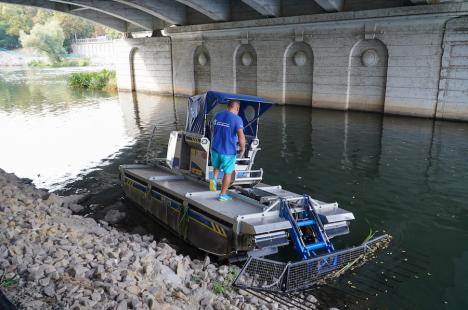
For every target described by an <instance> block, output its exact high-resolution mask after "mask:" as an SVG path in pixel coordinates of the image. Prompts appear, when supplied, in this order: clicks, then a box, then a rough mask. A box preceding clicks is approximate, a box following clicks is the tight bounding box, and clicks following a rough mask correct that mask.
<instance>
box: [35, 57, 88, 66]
mask: <svg viewBox="0 0 468 310" xmlns="http://www.w3.org/2000/svg"><path fill="white" fill-rule="evenodd" d="M28 65H29V66H30V67H33V68H62V67H86V66H88V65H89V59H84V58H83V59H64V60H62V61H59V62H55V63H52V62H49V61H44V60H33V61H31V62H30V63H29V64H28Z"/></svg>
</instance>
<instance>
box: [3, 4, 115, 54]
mask: <svg viewBox="0 0 468 310" xmlns="http://www.w3.org/2000/svg"><path fill="white" fill-rule="evenodd" d="M53 20H55V21H57V22H58V24H59V25H60V26H61V28H62V30H63V35H64V41H63V44H64V46H65V48H66V50H67V51H69V52H70V50H71V42H72V40H73V39H81V38H89V37H93V36H101V35H107V36H108V37H110V38H113V39H115V38H119V37H121V36H122V34H121V33H120V32H117V31H115V30H112V29H110V28H107V27H103V26H99V25H95V24H93V23H91V22H88V21H86V20H83V19H81V18H79V17H74V16H70V15H68V14H63V13H60V12H54V11H50V10H43V9H38V8H30V7H26V6H20V5H11V4H0V47H4V46H2V45H1V44H5V43H2V41H3V40H4V39H5V38H3V36H2V29H3V30H4V32H5V34H6V35H8V36H11V37H13V38H16V43H17V44H16V45H15V46H14V47H18V45H19V44H18V42H19V37H20V34H21V33H26V34H29V33H30V32H31V31H32V29H33V27H34V26H35V25H37V24H47V23H49V22H50V21H53ZM2 24H3V26H2ZM9 39H11V38H9ZM5 48H6V47H5Z"/></svg>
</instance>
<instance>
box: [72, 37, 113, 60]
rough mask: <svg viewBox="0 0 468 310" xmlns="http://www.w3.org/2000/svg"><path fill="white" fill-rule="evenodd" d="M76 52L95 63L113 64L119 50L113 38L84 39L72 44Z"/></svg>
mask: <svg viewBox="0 0 468 310" xmlns="http://www.w3.org/2000/svg"><path fill="white" fill-rule="evenodd" d="M72 51H73V53H74V54H77V55H80V56H81V57H86V58H89V59H90V60H91V61H92V63H93V64H98V65H113V64H114V58H115V57H116V55H117V50H116V49H115V48H114V41H112V40H93V39H84V40H80V41H78V42H75V43H73V44H72Z"/></svg>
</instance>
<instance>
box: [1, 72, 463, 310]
mask: <svg viewBox="0 0 468 310" xmlns="http://www.w3.org/2000/svg"><path fill="white" fill-rule="evenodd" d="M74 70H80V69H74ZM71 71H73V70H71V69H53V70H52V69H51V70H48V69H42V70H17V69H10V70H0V143H1V144H0V146H1V149H0V150H1V151H0V167H1V168H3V169H5V170H6V171H8V172H15V173H16V174H17V175H19V176H21V177H27V178H30V179H32V180H33V182H34V183H35V184H36V185H37V186H38V187H43V188H47V189H50V190H54V191H57V192H58V193H61V194H71V193H76V192H83V191H89V192H91V193H92V194H94V195H93V196H92V198H91V200H90V201H89V202H88V204H90V207H89V208H88V209H87V210H86V212H87V213H90V214H88V215H90V216H94V217H96V218H100V217H101V218H102V217H103V216H104V215H105V213H106V212H107V210H109V209H112V208H115V209H118V210H121V211H122V212H125V213H126V218H125V219H124V220H123V221H122V222H121V223H119V225H120V227H122V228H123V229H127V230H130V231H133V232H141V233H144V232H151V233H154V234H156V235H157V236H167V234H166V232H165V231H164V230H163V229H162V228H161V227H159V226H158V225H155V224H154V223H153V222H152V221H150V220H149V219H148V218H147V217H144V216H143V214H141V213H140V211H138V210H137V209H135V206H133V205H132V204H130V203H129V202H127V201H126V200H123V199H122V192H121V190H120V188H119V185H118V180H117V167H118V165H119V164H123V163H133V162H135V161H138V160H142V159H143V158H144V155H145V152H146V145H147V141H148V139H149V136H150V134H151V131H152V129H153V126H154V125H155V126H156V127H157V130H156V141H157V143H156V145H157V147H158V149H160V150H161V155H164V147H165V143H166V142H167V138H168V134H169V132H170V131H171V130H174V129H180V128H182V127H183V125H184V121H185V107H186V105H185V104H186V103H185V102H186V100H185V99H183V98H175V99H174V98H167V97H156V96H149V95H144V94H130V93H120V94H118V95H117V94H108V93H104V92H91V91H78V90H73V89H70V88H69V87H68V86H67V83H66V77H67V75H68V74H70V72H71ZM260 139H261V140H260V141H261V147H262V151H261V152H260V153H259V155H258V157H257V165H256V166H257V167H262V168H263V169H264V171H265V181H266V182H267V183H270V184H281V185H282V186H283V187H284V188H287V189H290V190H292V191H295V192H298V193H310V194H311V195H312V196H313V197H315V198H317V199H320V200H324V201H338V202H339V203H340V205H341V206H343V207H344V208H346V209H349V210H351V211H352V212H354V214H355V216H356V220H355V221H354V222H353V223H352V225H351V234H350V235H348V236H346V237H343V238H340V240H336V245H337V246H338V247H340V248H341V247H346V246H352V245H356V244H360V243H361V242H362V241H363V240H364V238H365V237H366V236H367V235H368V234H369V233H370V232H377V234H379V233H383V232H387V233H390V234H391V235H392V236H393V237H394V239H393V242H392V245H391V247H390V248H389V249H387V250H386V251H385V252H384V253H382V254H381V255H380V256H379V257H378V258H377V259H375V260H374V261H372V262H371V263H369V264H367V265H365V266H364V267H362V268H361V269H360V270H359V271H358V272H356V274H354V275H353V274H349V275H347V276H346V277H344V278H343V279H341V280H339V281H337V282H336V283H334V284H333V285H331V286H330V287H325V288H323V289H322V291H321V292H322V293H319V292H317V295H319V297H321V298H323V300H326V303H327V304H328V305H329V306H339V307H342V308H344V307H345V306H347V307H350V308H352V309H354V308H358V309H360V308H362V309H366V308H369V307H370V308H378V309H467V308H468V203H467V201H468V160H467V159H468V124H466V123H456V122H446V121H433V120H428V119H417V118H406V117H396V116H382V115H379V114H371V113H359V112H348V113H345V112H339V111H326V110H316V109H307V108H299V107H281V106H277V107H274V108H273V109H272V110H271V111H270V112H269V113H267V114H266V115H265V117H264V118H263V119H262V121H261V124H260ZM174 243H175V244H176V246H177V247H178V248H179V249H180V250H181V251H184V250H185V249H186V248H188V247H187V246H186V245H185V244H183V243H182V242H178V241H174ZM194 255H197V254H194ZM366 299H368V300H366Z"/></svg>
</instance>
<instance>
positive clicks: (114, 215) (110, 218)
mask: <svg viewBox="0 0 468 310" xmlns="http://www.w3.org/2000/svg"><path fill="white" fill-rule="evenodd" d="M124 217H125V213H124V212H121V211H119V210H109V211H108V212H107V213H106V215H105V216H104V221H106V222H108V223H111V224H116V223H118V222H119V221H120V220H122V219H123V218H124Z"/></svg>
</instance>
